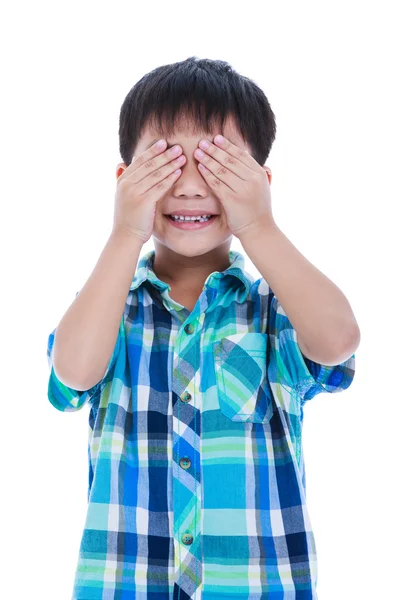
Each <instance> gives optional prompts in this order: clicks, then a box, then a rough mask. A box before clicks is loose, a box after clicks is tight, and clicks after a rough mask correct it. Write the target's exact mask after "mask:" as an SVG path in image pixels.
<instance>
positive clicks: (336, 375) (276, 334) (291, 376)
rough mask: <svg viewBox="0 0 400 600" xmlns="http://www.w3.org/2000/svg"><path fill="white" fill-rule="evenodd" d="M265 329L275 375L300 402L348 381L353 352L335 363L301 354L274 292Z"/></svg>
mask: <svg viewBox="0 0 400 600" xmlns="http://www.w3.org/2000/svg"><path fill="white" fill-rule="evenodd" d="M268 330H269V335H270V337H271V338H272V343H273V344H274V349H275V357H276V368H277V373H278V376H279V378H280V380H281V381H282V382H283V383H284V384H285V385H287V386H289V387H290V388H292V389H294V390H295V392H296V393H297V394H298V396H299V397H300V399H301V403H302V404H303V403H304V402H306V401H307V400H311V399H312V398H313V397H314V396H315V395H317V394H319V393H321V392H329V393H337V392H341V391H343V390H345V389H347V388H348V387H349V386H350V384H351V383H352V381H353V379H354V374H355V354H353V355H352V356H350V357H349V358H348V359H347V360H345V361H344V362H342V363H340V364H338V365H322V364H320V363H317V362H315V361H313V360H311V359H309V358H308V357H306V356H304V355H303V354H302V352H301V350H300V346H299V344H298V342H297V332H296V330H295V329H294V327H293V326H292V324H291V322H290V321H289V319H288V317H287V315H286V314H285V311H284V310H283V307H282V305H281V304H280V303H279V300H278V299H277V297H276V296H275V295H274V296H273V297H272V301H271V303H270V309H269V319H268Z"/></svg>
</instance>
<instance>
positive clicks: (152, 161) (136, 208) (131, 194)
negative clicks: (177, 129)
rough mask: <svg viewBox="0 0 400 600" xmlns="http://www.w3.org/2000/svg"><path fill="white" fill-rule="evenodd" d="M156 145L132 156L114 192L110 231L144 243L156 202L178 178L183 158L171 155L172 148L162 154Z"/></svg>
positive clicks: (148, 232)
mask: <svg viewBox="0 0 400 600" xmlns="http://www.w3.org/2000/svg"><path fill="white" fill-rule="evenodd" d="M157 143H158V142H156V143H155V144H153V146H151V147H150V148H148V150H146V151H145V152H142V154H139V155H138V156H136V157H133V159H132V162H131V164H130V165H129V166H128V167H127V168H126V169H125V170H124V171H123V173H121V175H120V176H119V177H118V179H117V191H116V193H115V205H114V225H113V231H116V232H117V231H118V232H119V231H123V232H124V233H126V232H127V233H128V234H130V235H132V236H136V237H137V238H139V239H140V240H141V241H142V242H143V243H144V242H147V240H148V239H149V238H150V236H151V234H152V232H153V228H154V218H155V214H156V206H157V202H158V201H159V200H160V198H162V197H163V196H165V194H166V193H167V192H168V190H169V188H170V187H171V186H173V184H174V183H175V181H176V180H177V179H178V178H179V176H180V174H181V171H180V172H179V173H176V170H177V169H178V168H179V167H180V166H182V165H183V164H184V163H185V161H186V157H185V156H180V154H181V153H182V148H181V147H180V146H179V152H178V153H177V154H174V153H173V148H169V149H168V150H165V151H164V148H165V147H166V142H165V140H163V144H162V146H161V147H160V148H157Z"/></svg>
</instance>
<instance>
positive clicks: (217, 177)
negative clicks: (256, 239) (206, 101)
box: [194, 136, 276, 239]
mask: <svg viewBox="0 0 400 600" xmlns="http://www.w3.org/2000/svg"><path fill="white" fill-rule="evenodd" d="M219 137H221V136H216V137H215V138H214V142H215V145H214V144H212V143H210V142H209V141H208V140H201V141H200V143H199V146H200V148H201V149H202V150H203V152H204V153H205V154H204V157H203V158H201V157H200V156H198V150H199V148H197V149H196V151H195V152H194V156H195V158H196V159H197V160H198V161H199V165H198V168H199V171H200V173H201V174H202V175H203V177H204V179H205V180H206V182H207V183H208V185H209V186H210V188H211V189H212V191H213V192H214V193H215V195H216V196H217V198H218V199H219V200H220V201H221V203H222V206H223V208H224V210H225V212H226V216H227V222H228V226H229V228H230V230H231V231H232V233H233V234H234V235H235V236H236V237H238V238H239V239H240V237H241V236H242V235H244V234H245V233H246V235H247V233H248V232H249V231H250V232H251V231H253V229H254V228H256V227H259V226H262V227H264V226H267V227H269V226H271V225H272V226H275V225H276V223H275V220H274V218H273V215H272V210H271V190H270V186H269V180H268V175H267V172H266V170H265V169H266V168H265V167H261V166H260V165H259V164H258V162H257V161H255V160H254V158H253V157H252V156H251V155H250V154H249V153H248V152H247V151H245V150H242V149H241V148H239V147H238V146H235V144H232V142H230V141H229V140H227V139H226V138H222V139H223V140H224V141H223V142H222V143H218V139H219ZM203 141H206V142H208V148H204V147H203V145H202V142H203ZM201 165H203V167H202V166H201Z"/></svg>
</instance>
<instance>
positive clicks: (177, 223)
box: [164, 215, 218, 230]
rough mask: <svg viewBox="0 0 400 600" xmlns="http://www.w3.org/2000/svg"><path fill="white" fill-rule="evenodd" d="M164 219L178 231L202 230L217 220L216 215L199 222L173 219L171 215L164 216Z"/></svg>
mask: <svg viewBox="0 0 400 600" xmlns="http://www.w3.org/2000/svg"><path fill="white" fill-rule="evenodd" d="M164 217H165V218H166V219H168V221H169V222H170V223H171V225H173V226H174V227H177V228H178V229H187V230H196V229H204V227H207V226H208V225H210V224H211V223H213V222H214V221H215V219H217V217H218V215H211V216H210V217H209V218H206V219H201V220H190V221H189V220H188V221H186V220H183V219H174V218H173V217H172V216H171V215H164Z"/></svg>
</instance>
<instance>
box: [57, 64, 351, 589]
mask: <svg viewBox="0 0 400 600" xmlns="http://www.w3.org/2000/svg"><path fill="white" fill-rule="evenodd" d="M206 117H207V118H206ZM275 132H276V126H275V117H274V113H273V112H272V110H271V107H270V105H269V103H268V100H267V98H266V97H265V95H264V94H263V92H262V91H261V90H260V89H259V88H258V87H257V86H256V84H255V83H254V82H252V81H251V80H249V79H247V78H245V77H243V76H241V75H239V74H238V73H236V72H235V71H234V70H233V69H232V68H231V67H230V66H229V65H228V64H227V63H226V62H223V61H218V60H215V61H213V60H206V59H204V60H199V59H197V58H195V57H190V58H188V59H187V60H185V61H182V62H180V63H176V64H172V65H166V66H162V67H158V68H157V69H155V70H154V71H152V72H151V73H149V74H147V75H146V76H145V77H143V78H142V79H141V80H140V81H139V82H138V83H137V84H136V85H135V86H134V87H133V88H132V90H131V91H130V92H129V93H128V95H127V97H126V98H125V100H124V103H123V105H122V108H121V114H120V129H119V135H120V152H121V157H122V159H123V162H122V163H120V164H119V165H118V168H117V191H116V197H115V212H114V224H113V228H112V232H111V234H110V237H109V239H108V240H107V243H106V244H105V248H104V250H103V252H102V254H101V256H100V258H99V261H98V263H97V264H96V266H95V268H94V270H93V272H92V274H91V275H90V277H89V278H88V280H87V282H86V284H85V286H84V287H83V289H82V290H81V291H80V292H79V295H77V297H76V298H75V300H74V301H73V303H72V304H71V306H70V307H69V309H68V310H67V311H66V313H65V315H64V316H63V318H62V319H61V321H60V323H59V325H58V327H57V328H56V329H55V330H54V331H53V332H52V333H51V334H50V336H49V341H48V351H47V352H48V359H49V365H50V367H51V375H50V380H49V387H48V397H49V400H50V402H51V403H52V404H53V405H54V406H55V407H56V408H57V409H58V410H60V411H76V410H79V409H81V408H82V406H83V405H84V404H86V403H88V404H89V407H90V414H89V490H88V508H87V517H86V522H85V528H84V532H83V536H82V540H81V545H80V551H79V560H78V565H77V571H76V577H75V582H74V589H73V600H89V598H90V599H91V600H133V599H138V600H144V599H148V598H151V599H154V600H156V599H159V600H161V599H163V600H164V599H174V600H175V599H176V600H178V599H180V600H188V599H195V600H200V599H203V600H217V599H219V598H225V599H245V598H246V599H254V600H255V599H257V600H258V599H268V600H278V599H279V600H282V599H283V600H295V599H296V600H309V599H310V600H311V599H313V600H315V599H316V598H317V592H316V584H317V557H316V546H315V540H314V536H313V532H312V527H311V524H310V518H309V515H308V511H307V506H306V489H305V470H304V462H303V455H302V420H303V407H304V404H305V402H307V401H308V400H311V399H312V398H313V397H314V396H315V395H316V394H319V393H321V392H329V393H335V392H340V391H342V390H345V389H346V388H348V387H349V385H350V384H351V382H352V380H353V377H354V368H355V356H354V354H353V353H354V351H355V349H356V348H357V346H358V344H359V329H358V326H357V323H356V320H355V318H354V315H353V312H352V310H351V307H350V305H349V303H348V301H347V299H346V298H345V296H344V295H343V293H342V292H341V291H340V290H339V289H338V287H337V286H336V285H335V284H333V283H332V282H331V281H330V280H329V279H328V278H327V277H325V276H324V275H323V274H322V273H321V272H320V271H319V270H318V269H316V268H315V267H314V266H313V265H312V264H311V263H310V262H308V261H307V260H306V258H305V257H304V256H303V255H302V254H300V252H299V251H298V250H297V249H296V248H295V247H294V246H293V245H292V244H291V242H290V241H289V240H288V238H287V237H286V236H285V235H284V234H283V232H282V231H281V230H280V229H279V227H278V226H277V224H276V223H275V221H274V218H273V216H272V211H271V196H270V183H271V171H270V169H269V168H268V167H266V166H263V165H264V163H265V161H266V158H267V157H268V155H269V152H270V149H271V146H272V144H273V141H274V139H275ZM218 134H222V135H223V136H224V138H225V139H224V141H222V142H220V141H219V139H218V138H217V135H218ZM164 138H165V139H166V140H167V143H168V147H167V146H166V143H165V142H164V143H163V144H162V145H161V147H158V146H157V145H156V143H155V142H157V140H160V139H164ZM201 140H206V141H208V142H209V146H208V148H206V149H205V150H204V155H203V157H201V156H199V155H198V149H200V147H201V146H202V144H200V141H201ZM175 144H179V147H178V152H177V153H176V154H175V153H174V152H173V149H172V148H171V146H174V145H175ZM200 165H204V167H205V168H204V169H202V168H201V166H200ZM179 167H180V171H178V172H176V170H177V169H178V168H179ZM171 214H173V215H180V216H181V218H180V219H179V221H176V220H173V219H172V218H171ZM187 215H192V216H196V217H199V219H198V220H195V222H193V221H191V222H188V221H186V220H185V222H184V221H183V216H187ZM206 215H212V217H211V219H209V218H208V217H207V216H206ZM151 235H152V236H153V241H154V246H155V250H150V251H148V252H147V253H145V254H144V255H143V256H142V257H140V258H139V254H140V251H141V249H142V246H143V244H144V243H145V242H146V241H148V239H150V237H151ZM233 235H235V236H236V237H237V238H239V239H240V242H241V243H242V245H243V247H244V250H245V251H246V253H247V254H248V256H249V257H250V259H251V260H252V261H253V263H254V264H255V265H256V267H257V269H258V270H259V271H260V273H261V274H262V277H261V278H260V279H257V280H256V281H255V280H254V278H253V277H252V276H251V275H250V274H249V273H248V272H247V271H246V270H245V268H244V256H243V255H242V254H241V253H239V252H236V251H232V250H230V244H231V241H232V236H233Z"/></svg>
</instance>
